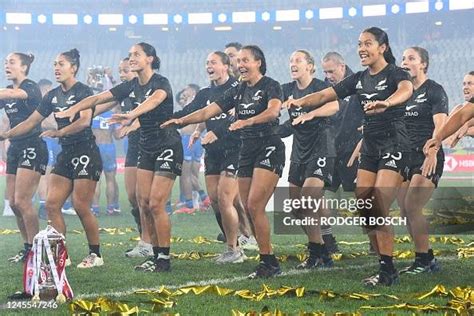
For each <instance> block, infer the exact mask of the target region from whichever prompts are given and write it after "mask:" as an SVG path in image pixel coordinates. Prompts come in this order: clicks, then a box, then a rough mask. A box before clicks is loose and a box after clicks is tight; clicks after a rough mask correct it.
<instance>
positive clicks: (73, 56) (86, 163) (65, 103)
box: [8, 49, 104, 268]
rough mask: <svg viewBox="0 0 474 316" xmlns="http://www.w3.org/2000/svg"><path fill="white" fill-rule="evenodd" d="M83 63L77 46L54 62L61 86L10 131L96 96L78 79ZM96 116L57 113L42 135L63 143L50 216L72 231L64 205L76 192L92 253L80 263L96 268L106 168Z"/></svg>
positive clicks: (50, 199) (50, 198) (20, 130)
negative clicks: (95, 205)
mask: <svg viewBox="0 0 474 316" xmlns="http://www.w3.org/2000/svg"><path fill="white" fill-rule="evenodd" d="M79 66H80V56H79V52H78V51H77V49H72V50H70V51H67V52H64V53H62V54H59V55H58V57H56V60H55V61H54V75H55V77H56V81H57V82H59V83H60V85H59V86H58V87H56V88H55V89H53V90H51V91H49V92H48V93H47V94H46V95H45V97H44V98H43V101H42V102H41V104H40V106H39V107H38V108H37V109H36V111H34V112H33V114H31V115H30V116H29V117H28V119H27V120H26V121H24V122H23V123H21V124H19V125H18V126H17V127H16V128H14V129H12V130H10V132H9V135H8V136H9V137H16V136H18V135H24V134H26V133H28V132H29V131H31V130H34V129H35V128H38V127H39V126H40V123H41V122H42V121H43V120H44V119H45V118H47V117H48V116H49V115H50V114H51V113H52V112H54V113H55V114H57V113H60V112H61V111H64V110H66V109H68V108H69V107H71V106H73V105H74V104H76V103H77V102H79V101H81V100H82V99H85V98H87V97H88V96H90V95H92V90H91V89H90V88H89V87H88V86H86V85H85V84H83V83H81V82H79V81H77V79H76V75H77V72H78V70H79ZM91 121H92V110H88V111H82V112H81V113H79V114H78V115H76V116H74V118H73V119H72V122H70V121H69V120H68V119H61V118H58V117H57V116H56V122H57V124H58V130H48V131H45V132H43V133H42V134H41V136H44V137H53V138H56V137H57V138H59V142H60V144H61V146H62V150H61V152H60V153H59V154H58V157H57V160H56V164H55V165H54V167H53V170H52V172H51V176H50V179H49V183H48V188H49V189H48V196H47V199H46V210H47V212H48V219H49V220H51V222H52V225H53V227H54V228H56V229H57V230H58V231H59V232H60V233H63V234H65V233H66V224H65V222H64V217H63V215H62V213H61V207H62V205H63V204H64V202H65V201H66V199H67V198H68V196H69V195H70V194H71V193H72V201H73V205H74V209H75V210H76V212H77V215H78V216H79V218H80V220H81V222H82V226H83V227H84V229H85V231H86V236H87V241H88V243H89V255H88V256H86V257H85V258H84V260H83V261H82V262H81V263H80V264H79V265H78V266H77V267H78V268H92V267H96V266H101V265H103V264H104V261H103V259H102V257H101V254H100V248H99V226H98V224H97V219H96V217H95V216H94V215H93V214H92V212H91V211H90V206H91V203H92V198H93V196H94V192H95V187H96V184H97V181H99V177H100V173H101V172H102V161H101V159H100V154H99V149H98V147H97V145H96V144H95V138H94V135H93V134H92V130H91Z"/></svg>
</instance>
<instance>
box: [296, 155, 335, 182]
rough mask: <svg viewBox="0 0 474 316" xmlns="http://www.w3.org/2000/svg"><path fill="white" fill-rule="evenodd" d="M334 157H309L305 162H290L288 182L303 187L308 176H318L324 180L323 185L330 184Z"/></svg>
mask: <svg viewBox="0 0 474 316" xmlns="http://www.w3.org/2000/svg"><path fill="white" fill-rule="evenodd" d="M334 162H335V158H334V157H311V161H310V162H308V163H305V164H302V163H295V162H292V163H291V164H290V171H289V173H288V182H289V183H291V184H294V185H296V186H298V187H303V184H304V182H305V181H306V179H308V178H318V179H320V180H322V181H324V186H326V187H327V186H330V185H331V183H332V179H333V173H334Z"/></svg>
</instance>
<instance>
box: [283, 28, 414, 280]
mask: <svg viewBox="0 0 474 316" xmlns="http://www.w3.org/2000/svg"><path fill="white" fill-rule="evenodd" d="M358 46H359V47H358V53H359V57H360V59H361V64H362V66H366V67H367V69H366V70H365V71H360V72H358V73H356V74H354V75H351V76H349V77H347V78H346V79H344V80H343V81H341V82H340V83H338V84H337V85H335V86H334V87H331V88H327V89H324V90H323V91H320V92H316V93H313V94H310V95H307V96H306V97H303V98H301V99H297V100H292V99H290V100H288V101H287V106H288V107H298V106H303V107H304V106H322V105H323V104H325V103H327V102H329V101H335V100H336V99H338V98H339V99H342V98H345V97H347V96H350V95H354V94H355V95H357V96H358V98H359V101H360V103H361V106H363V108H364V110H365V114H366V115H365V122H364V135H363V145H362V151H361V158H360V165H359V170H358V172H357V189H356V195H357V197H358V198H359V199H363V200H364V201H367V200H371V203H367V204H366V205H365V206H367V207H366V208H364V209H362V210H361V211H362V215H363V216H364V218H365V219H366V226H367V228H368V229H369V237H370V239H371V241H372V244H373V245H374V246H375V247H377V250H378V253H379V254H380V270H379V273H378V274H376V275H374V276H372V277H370V278H367V279H365V280H364V284H366V285H368V286H374V285H377V284H383V285H392V284H394V283H397V282H398V280H399V278H398V272H397V271H396V269H395V267H394V265H393V260H392V259H393V258H392V252H393V232H392V227H391V226H389V225H370V221H371V220H380V218H381V217H387V216H388V215H389V206H390V204H391V203H392V202H393V200H394V199H395V197H396V194H397V190H398V187H399V186H400V183H401V181H402V176H401V172H402V171H403V170H404V168H405V165H404V159H403V157H404V153H406V152H408V151H409V148H408V143H407V141H408V135H407V132H406V129H405V122H404V116H405V107H404V105H405V102H406V101H407V100H408V99H409V98H410V97H411V95H412V93H413V85H412V83H411V81H410V76H409V74H408V73H407V72H405V71H404V70H403V69H401V68H399V67H397V66H395V57H393V54H392V51H391V49H390V46H389V41H388V36H387V34H386V33H385V32H384V31H383V30H381V29H379V28H376V27H371V28H369V29H366V30H364V31H363V32H362V33H361V34H360V36H359V44H358ZM372 197H374V198H372ZM371 206H372V207H371ZM369 225H370V226H369Z"/></svg>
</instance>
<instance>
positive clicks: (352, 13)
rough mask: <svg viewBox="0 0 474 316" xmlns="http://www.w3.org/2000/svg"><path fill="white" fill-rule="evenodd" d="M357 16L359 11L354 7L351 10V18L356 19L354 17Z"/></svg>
mask: <svg viewBox="0 0 474 316" xmlns="http://www.w3.org/2000/svg"><path fill="white" fill-rule="evenodd" d="M356 15H357V9H356V8H354V7H352V8H350V9H349V16H352V17H354V16H356Z"/></svg>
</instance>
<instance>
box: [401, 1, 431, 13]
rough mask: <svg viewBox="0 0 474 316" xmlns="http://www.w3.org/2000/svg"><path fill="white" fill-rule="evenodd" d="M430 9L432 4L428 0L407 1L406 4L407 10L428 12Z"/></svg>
mask: <svg viewBox="0 0 474 316" xmlns="http://www.w3.org/2000/svg"><path fill="white" fill-rule="evenodd" d="M429 11H430V4H429V2H428V1H424V2H407V3H406V4H405V12H406V13H407V14H411V13H426V12H429Z"/></svg>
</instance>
